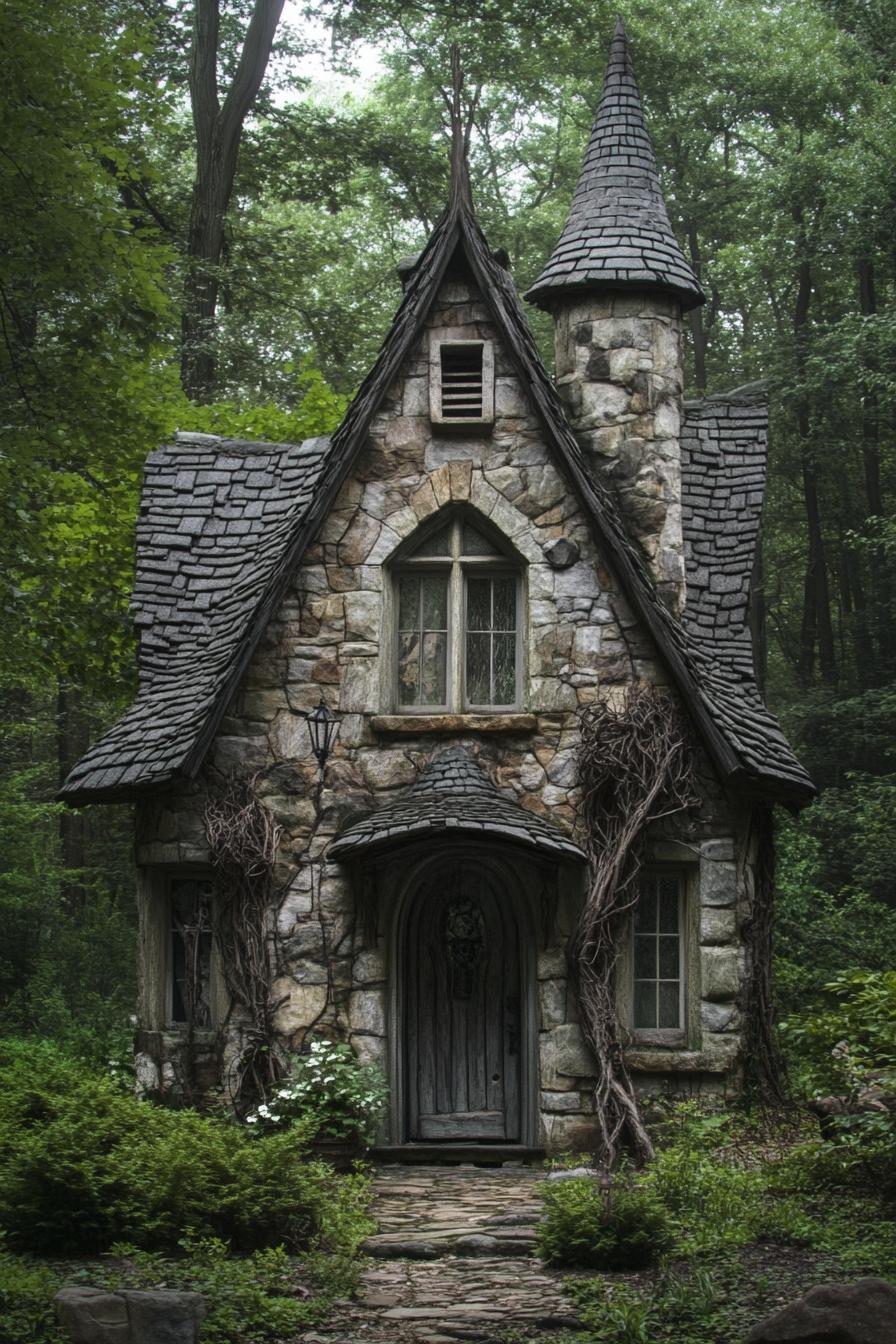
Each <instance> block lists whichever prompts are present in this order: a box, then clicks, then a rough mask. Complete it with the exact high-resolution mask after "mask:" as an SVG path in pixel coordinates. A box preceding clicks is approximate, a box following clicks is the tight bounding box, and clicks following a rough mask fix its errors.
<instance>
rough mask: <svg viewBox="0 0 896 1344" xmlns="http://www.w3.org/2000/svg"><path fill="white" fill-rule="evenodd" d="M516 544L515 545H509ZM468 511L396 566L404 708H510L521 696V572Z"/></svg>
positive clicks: (399, 693)
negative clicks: (512, 566) (512, 565)
mask: <svg viewBox="0 0 896 1344" xmlns="http://www.w3.org/2000/svg"><path fill="white" fill-rule="evenodd" d="M508 549H509V548H508ZM511 564H513V561H509V559H508V555H507V549H505V546H504V545H502V541H501V538H500V537H499V536H493V535H492V531H491V529H490V528H489V526H488V525H487V524H484V525H483V526H482V527H480V526H479V525H478V521H473V520H471V518H470V516H469V514H468V512H467V511H464V510H457V511H452V513H451V515H450V521H449V522H447V523H446V524H444V525H443V526H441V527H436V528H435V529H434V530H433V529H430V530H429V532H428V533H427V534H426V535H425V536H424V538H423V540H422V541H418V542H417V543H416V544H414V543H413V542H411V544H410V547H409V549H408V552H407V553H406V555H405V556H404V557H403V558H402V559H401V560H400V561H398V563H397V564H396V573H395V587H394V593H395V607H394V610H395V621H396V696H395V699H396V702H397V707H398V708H399V709H404V710H412V709H423V708H426V709H446V710H450V711H451V712H453V713H461V712H462V711H463V710H464V709H465V708H475V709H509V708H513V707H514V706H515V705H517V703H518V701H519V671H520V631H519V615H518V611H519V594H520V574H519V570H518V568H516V566H514V568H512V569H511V567H510V566H511Z"/></svg>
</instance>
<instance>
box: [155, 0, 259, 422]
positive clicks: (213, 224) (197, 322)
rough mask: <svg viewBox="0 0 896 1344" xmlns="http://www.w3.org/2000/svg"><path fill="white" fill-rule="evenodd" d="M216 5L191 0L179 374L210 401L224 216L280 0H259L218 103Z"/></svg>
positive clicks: (189, 390)
mask: <svg viewBox="0 0 896 1344" xmlns="http://www.w3.org/2000/svg"><path fill="white" fill-rule="evenodd" d="M219 4H220V0H196V4H195V10H194V23H193V46H192V51H191V55H190V100H191V104H192V109H193V126H194V128H195V132H196V176H195V179H194V182H193V199H192V204H191V207H190V228H189V234H188V237H187V274H186V279H185V282H184V301H183V312H182V316H181V364H180V377H181V384H182V386H183V389H184V392H186V394H187V396H188V397H190V398H191V399H192V400H194V401H209V400H211V398H212V397H213V396H214V394H215V382H216V375H217V359H216V352H215V315H216V312H217V306H218V289H219V284H220V280H219V269H220V265H221V256H222V253H223V250H224V220H225V216H226V213H227V207H228V205H229V204H230V196H231V192H232V191H233V181H234V177H235V175H236V167H237V159H238V156H239V147H240V140H241V139H242V134H243V124H244V122H245V120H246V117H247V115H248V113H249V110H250V108H251V107H252V104H253V102H254V101H255V98H256V95H257V94H258V90H259V88H260V87H261V81H262V79H263V78H264V72H265V70H266V69H267V63H268V59H269V57H270V54H271V46H272V45H273V41H274V34H275V32H276V31H277V24H278V23H279V21H280V14H281V12H282V10H283V4H284V0H256V2H255V6H254V8H253V10H252V17H251V19H250V20H249V26H248V28H247V30H246V37H245V41H244V43H243V50H242V53H241V55H240V60H239V65H238V66H237V70H236V73H235V75H234V77H233V82H232V84H231V85H230V88H229V89H228V91H227V94H226V96H225V98H224V102H223V104H222V103H220V102H219V99H218V45H219V38H220V18H221V16H220V10H219Z"/></svg>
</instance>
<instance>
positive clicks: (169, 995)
mask: <svg viewBox="0 0 896 1344" xmlns="http://www.w3.org/2000/svg"><path fill="white" fill-rule="evenodd" d="M178 882H195V883H209V884H210V883H211V873H210V872H193V873H190V872H182V873H169V874H167V876H166V881H165V904H164V917H165V987H164V994H165V1019H166V1021H167V1022H168V1024H169V1025H170V1027H171V1029H172V1030H174V1031H187V1030H189V1028H190V1026H191V1025H192V1026H193V1029H194V1030H199V1031H211V1030H214V1027H215V1023H216V1019H217V1013H216V1011H215V1008H216V1004H215V1000H216V993H215V980H216V974H215V971H216V967H215V960H216V959H215V942H214V937H213V935H212V929H211V924H209V929H208V936H209V956H208V983H207V986H206V996H207V999H208V1022H202V1023H198V1022H197V1023H193V1024H191V1023H190V1021H189V1019H188V1018H175V1016H174V984H175V981H174V935H175V928H174V887H175V884H176V883H178Z"/></svg>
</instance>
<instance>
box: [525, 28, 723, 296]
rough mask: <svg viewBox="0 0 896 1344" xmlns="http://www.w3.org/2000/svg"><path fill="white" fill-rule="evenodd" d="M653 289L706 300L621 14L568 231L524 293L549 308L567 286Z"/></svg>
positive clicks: (566, 230)
mask: <svg viewBox="0 0 896 1344" xmlns="http://www.w3.org/2000/svg"><path fill="white" fill-rule="evenodd" d="M622 288H638V289H641V290H644V289H654V290H659V291H663V292H666V293H671V294H673V295H675V296H676V297H677V298H678V299H680V301H681V303H682V306H683V307H684V308H694V307H696V305H697V304H700V303H704V302H705V296H704V294H703V291H702V289H701V288H700V283H699V281H698V279H697V277H696V275H695V274H694V271H693V270H692V268H691V267H690V266H689V264H688V263H687V261H686V260H685V258H684V255H683V253H682V251H681V248H680V246H679V243H678V239H677V238H676V237H675V234H674V232H673V230H672V225H671V224H670V222H669V215H668V212H667V210H666V203H665V201H664V199H663V192H662V187H661V185H660V178H659V172H658V171H657V166H656V159H655V157H654V153H653V145H652V143H651V140H650V134H649V132H648V130H647V124H646V122H645V120H644V108H643V106H642V103H641V94H640V92H639V90H638V84H637V80H636V79H635V72H634V67H633V65H632V61H631V56H630V54H629V48H628V38H627V37H626V33H625V27H624V25H623V23H622V20H621V19H618V20H617V22H616V30H615V32H614V34H613V40H612V42H611V43H610V52H609V59H608V62H607V69H606V73H605V75H604V83H603V91H602V94H601V99H600V103H599V105H598V109H597V114H596V116H595V119H594V125H593V127H592V130H591V136H590V138H589V141H588V146H587V148H586V150H585V157H584V160H583V162H582V169H581V172H580V173H579V179H578V182H577V183H576V189H575V192H574V193H573V198H572V204H571V206H570V211H569V215H568V217H567V220H566V223H565V225H564V226H563V230H562V232H561V234H560V237H559V239H558V240H557V243H556V246H555V247H554V250H553V252H552V253H551V256H550V257H549V259H548V261H547V262H546V264H545V266H544V269H543V270H542V272H541V275H540V276H539V277H538V279H537V280H536V281H535V284H534V285H533V286H532V287H531V289H529V290H528V292H527V294H526V298H527V299H529V300H530V301H531V302H532V303H537V304H538V305H539V306H540V307H550V306H551V304H552V303H554V302H556V300H557V299H558V298H560V297H562V295H563V294H564V293H565V292H567V291H581V290H583V289H590V290H594V289H622Z"/></svg>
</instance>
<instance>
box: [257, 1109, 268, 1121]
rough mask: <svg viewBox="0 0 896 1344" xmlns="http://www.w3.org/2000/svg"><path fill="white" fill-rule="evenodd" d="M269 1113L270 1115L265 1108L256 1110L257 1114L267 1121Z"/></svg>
mask: <svg viewBox="0 0 896 1344" xmlns="http://www.w3.org/2000/svg"><path fill="white" fill-rule="evenodd" d="M270 1113H271V1112H270V1111H269V1110H268V1108H267V1106H259V1108H258V1114H259V1115H261V1116H263V1117H264V1118H265V1120H267V1118H268V1116H269V1115H270Z"/></svg>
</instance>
